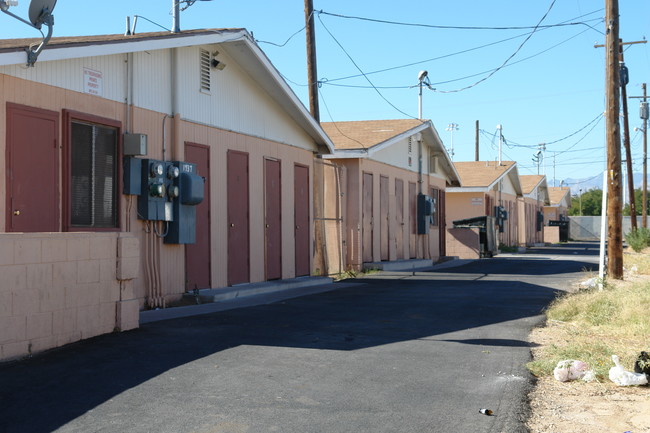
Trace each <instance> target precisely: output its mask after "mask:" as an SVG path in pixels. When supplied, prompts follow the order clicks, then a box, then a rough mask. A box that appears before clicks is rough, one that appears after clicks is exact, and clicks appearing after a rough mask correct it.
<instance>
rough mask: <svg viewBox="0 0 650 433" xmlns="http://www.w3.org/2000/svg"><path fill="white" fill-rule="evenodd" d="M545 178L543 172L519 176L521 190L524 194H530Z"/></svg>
mask: <svg viewBox="0 0 650 433" xmlns="http://www.w3.org/2000/svg"><path fill="white" fill-rule="evenodd" d="M543 179H544V176H542V175H541V174H529V175H521V176H519V182H521V190H522V192H523V193H524V194H530V193H532V192H533V190H534V189H535V187H536V186H537V185H539V183H540V182H541V181H542V180H543Z"/></svg>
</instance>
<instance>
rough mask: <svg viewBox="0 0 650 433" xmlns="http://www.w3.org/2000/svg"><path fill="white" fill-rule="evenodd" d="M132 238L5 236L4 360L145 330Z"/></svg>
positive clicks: (0, 281) (0, 267) (1, 268)
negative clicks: (135, 284) (140, 323)
mask: <svg viewBox="0 0 650 433" xmlns="http://www.w3.org/2000/svg"><path fill="white" fill-rule="evenodd" d="M139 255H140V247H139V243H138V239H137V238H134V237H133V236H131V235H130V234H128V233H2V234H0V275H2V278H0V361H6V360H10V359H14V358H20V357H23V356H26V355H30V354H34V353H37V352H40V351H43V350H47V349H51V348H54V347H59V346H62V345H65V344H68V343H72V342H75V341H78V340H82V339H85V338H90V337H94V336H97V335H100V334H105V333H109V332H113V331H114V330H127V329H133V328H136V327H138V311H139V304H138V300H137V299H135V297H134V295H133V293H132V292H133V290H132V289H131V287H130V285H131V280H133V279H134V278H137V276H138V275H137V274H138V269H139V268H138V262H139Z"/></svg>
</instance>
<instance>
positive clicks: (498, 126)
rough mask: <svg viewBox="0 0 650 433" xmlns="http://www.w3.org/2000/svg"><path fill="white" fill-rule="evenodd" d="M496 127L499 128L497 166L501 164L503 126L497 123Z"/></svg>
mask: <svg viewBox="0 0 650 433" xmlns="http://www.w3.org/2000/svg"><path fill="white" fill-rule="evenodd" d="M497 129H498V130H499V166H500V165H501V146H502V145H503V127H502V126H501V125H497Z"/></svg>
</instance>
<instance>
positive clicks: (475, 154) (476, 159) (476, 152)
mask: <svg viewBox="0 0 650 433" xmlns="http://www.w3.org/2000/svg"><path fill="white" fill-rule="evenodd" d="M478 132H479V129H478V120H477V121H476V143H475V144H474V146H475V148H474V160H475V161H479V159H478Z"/></svg>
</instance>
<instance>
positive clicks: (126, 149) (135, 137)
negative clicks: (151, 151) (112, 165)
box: [122, 133, 147, 156]
mask: <svg viewBox="0 0 650 433" xmlns="http://www.w3.org/2000/svg"><path fill="white" fill-rule="evenodd" d="M122 153H123V154H124V156H144V155H146V154H147V135H146V134H130V133H126V134H124V146H123V151H122Z"/></svg>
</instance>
